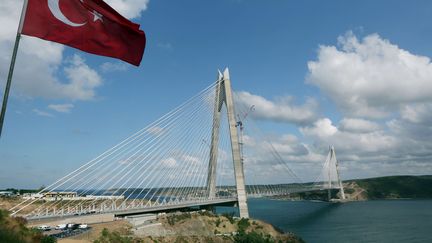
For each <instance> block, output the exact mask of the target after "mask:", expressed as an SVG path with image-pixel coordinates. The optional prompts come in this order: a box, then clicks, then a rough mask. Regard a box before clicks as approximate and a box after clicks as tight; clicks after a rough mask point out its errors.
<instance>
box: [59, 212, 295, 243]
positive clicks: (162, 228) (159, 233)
mask: <svg viewBox="0 0 432 243" xmlns="http://www.w3.org/2000/svg"><path fill="white" fill-rule="evenodd" d="M123 222H124V221H123ZM106 226H107V227H105V228H106V229H103V230H101V231H99V232H98V237H97V238H96V237H94V235H95V234H92V236H89V235H82V236H77V237H74V238H72V239H67V240H60V241H59V242H60V243H61V242H74V243H75V242H76V243H78V242H92V241H93V242H170V243H171V242H203V243H204V242H205V243H207V242H221V243H229V242H293V243H297V242H303V241H302V240H301V239H300V238H299V237H297V236H295V235H294V234H289V233H288V234H285V233H282V232H279V231H278V230H276V229H275V228H274V227H273V226H271V225H270V224H267V223H265V222H262V221H259V220H254V219H239V218H234V217H232V216H231V215H215V214H213V213H211V212H208V211H199V212H178V213H170V214H165V215H159V216H158V217H157V218H156V219H152V220H150V221H147V222H145V223H141V224H139V225H133V224H128V225H124V226H123V227H121V228H118V227H116V228H111V227H110V226H113V225H112V224H111V225H108V224H106ZM101 227H104V225H98V226H97V228H99V229H100V228H101ZM95 228H96V227H95ZM95 228H94V229H95Z"/></svg>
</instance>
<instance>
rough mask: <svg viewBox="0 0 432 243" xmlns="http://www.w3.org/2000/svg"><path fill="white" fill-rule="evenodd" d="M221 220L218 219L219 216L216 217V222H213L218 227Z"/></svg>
mask: <svg viewBox="0 0 432 243" xmlns="http://www.w3.org/2000/svg"><path fill="white" fill-rule="evenodd" d="M221 222H222V221H221V220H220V218H217V219H216V222H215V224H216V227H219V225H220V223H221Z"/></svg>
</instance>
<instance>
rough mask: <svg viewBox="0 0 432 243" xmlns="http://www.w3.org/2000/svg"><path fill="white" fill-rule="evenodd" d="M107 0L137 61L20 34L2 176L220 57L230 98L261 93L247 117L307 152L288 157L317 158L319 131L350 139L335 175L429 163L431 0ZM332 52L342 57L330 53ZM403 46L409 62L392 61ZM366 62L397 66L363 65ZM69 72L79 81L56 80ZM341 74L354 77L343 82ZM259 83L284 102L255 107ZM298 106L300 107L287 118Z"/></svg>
mask: <svg viewBox="0 0 432 243" xmlns="http://www.w3.org/2000/svg"><path fill="white" fill-rule="evenodd" d="M107 2H109V3H112V6H113V7H114V8H115V7H116V6H119V7H121V8H120V9H119V11H120V12H121V13H122V14H124V15H125V16H127V17H131V18H132V20H133V21H134V22H138V23H140V24H141V28H142V29H143V30H144V31H145V33H146V36H147V46H146V49H145V53H144V57H143V61H142V63H141V65H140V66H139V67H138V68H137V67H134V66H131V65H128V64H126V63H122V62H120V61H117V60H114V59H110V58H105V57H99V56H94V55H90V54H86V53H83V52H80V51H77V50H75V49H72V48H68V47H64V46H61V45H58V44H52V43H47V42H46V41H43V40H38V39H35V38H31V37H26V36H25V37H23V45H21V48H20V51H19V54H18V60H17V68H16V70H15V72H16V75H15V79H14V83H13V85H12V93H11V97H10V100H9V106H8V111H7V116H6V121H5V126H4V130H3V134H2V137H1V139H0V163H1V164H2V168H3V169H2V172H1V174H0V188H2V187H38V186H39V185H42V184H45V185H46V184H49V183H50V182H52V181H53V180H55V179H56V178H58V177H59V176H61V175H63V174H65V173H66V172H68V171H71V170H73V169H74V168H76V167H78V166H79V165H80V164H83V163H84V162H86V161H88V160H90V159H91V158H93V157H95V156H97V155H98V154H100V153H102V152H103V151H104V150H105V149H107V148H109V147H110V146H112V145H115V144H116V143H118V142H120V141H121V140H122V139H123V138H125V137H127V136H128V135H130V134H132V133H133V132H134V131H137V130H139V129H140V128H142V127H144V126H145V125H147V124H148V123H150V122H151V121H153V120H155V119H157V118H158V117H160V116H161V115H163V114H165V113H166V112H168V111H169V110H171V109H172V108H174V107H175V106H176V105H178V104H179V103H181V102H182V101H184V100H186V99H187V98H189V97H190V96H192V95H193V94H195V93H197V92H198V91H200V90H201V89H203V88H204V87H206V86H208V85H209V84H210V83H211V82H213V81H214V80H215V78H216V71H217V69H218V68H219V69H222V68H224V67H229V68H230V71H231V78H232V82H233V84H232V85H233V88H234V89H235V90H236V91H238V92H242V91H243V92H244V93H242V94H243V95H242V96H241V97H243V99H242V101H243V102H245V103H246V104H255V105H257V106H259V107H258V108H257V109H258V110H257V113H256V114H255V115H254V116H253V119H255V120H257V121H258V122H260V123H262V124H261V125H262V126H263V127H264V128H267V129H268V131H269V132H270V133H275V134H290V135H292V136H295V138H296V139H295V141H291V142H292V143H293V144H285V146H291V147H296V146H303V147H305V148H306V150H307V151H308V155H298V154H296V153H294V152H293V153H291V154H290V153H289V152H287V154H286V159H287V160H289V161H292V163H293V167H296V165H295V164H296V163H300V161H302V160H307V161H309V162H310V163H312V164H311V166H313V165H317V163H318V161H320V159H322V157H320V155H322V156H324V155H325V153H326V151H325V148H326V147H327V146H328V144H336V151H338V146H337V144H338V143H342V144H343V145H346V144H349V145H351V146H348V145H347V146H346V147H344V146H340V147H341V148H340V149H339V150H340V155H341V158H343V159H344V160H345V161H347V164H346V165H345V166H344V168H343V170H345V171H346V173H345V177H346V178H351V177H367V176H379V175H387V174H424V173H426V174H427V173H431V172H432V168H431V167H432V166H431V165H430V160H429V159H430V157H431V156H430V155H432V154H431V152H432V151H431V150H430V149H431V148H432V144H429V143H427V142H425V139H424V138H423V136H426V134H429V133H431V132H432V129H431V125H430V123H429V122H432V118H431V117H430V116H427V114H429V111H431V110H432V105H431V104H432V103H431V102H432V96H429V94H430V93H428V92H426V91H425V93H424V94H423V93H422V92H421V91H422V90H428V88H431V86H432V75H431V74H432V72H431V69H432V64H431V63H430V60H429V59H428V58H429V57H431V56H432V49H431V45H430V43H432V34H431V33H432V25H431V21H430V20H431V17H432V13H431V12H430V9H431V7H432V3H431V2H430V1H415V3H414V2H410V1H258V0H256V1H241V0H221V1H157V0H150V1H146V0H141V1H127V0H112V1H107ZM21 6H22V1H15V0H6V2H5V4H4V5H3V4H2V6H0V14H1V15H2V17H0V22H1V23H8V25H6V24H2V26H1V27H0V52H1V61H0V64H1V67H0V83H1V84H2V86H1V87H2V90H3V87H4V83H5V79H6V76H7V73H6V71H7V68H8V67H7V66H8V62H9V60H10V55H11V52H12V49H11V47H12V44H13V39H14V37H15V33H14V31H15V30H16V27H17V24H18V18H17V16H18V15H19V12H20V11H21ZM368 38H369V39H368ZM367 40H369V41H367ZM320 46H321V47H329V49H325V48H320ZM353 46H354V47H353ZM330 47H333V48H334V49H333V51H332V50H331V48H330ZM375 48H378V49H379V50H378V51H375V52H374V51H373V50H376V49H375ZM380 48H381V49H380ZM326 50H327V51H328V52H326ZM335 50H336V51H335ZM387 50H388V51H387ZM326 53H327V54H328V56H327V57H328V58H325V57H326V56H325V54H326ZM398 53H399V54H398ZM404 53H405V54H406V53H408V54H406V55H408V57H407V59H405V58H404V57H405V56H404ZM331 55H335V56H331ZM356 55H357V56H358V57H359V58H358V59H355V60H357V61H358V63H357V64H358V65H364V66H362V69H360V70H361V71H358V72H359V73H361V74H363V73H364V72H368V73H371V75H365V77H362V78H361V79H359V80H357V81H354V80H353V79H350V78H349V77H352V75H354V74H356V73H357V71H352V72H351V73H345V72H344V70H345V71H346V70H347V69H349V70H351V69H350V68H352V65H353V62H350V61H349V58H351V57H353V56H354V57H355V56H356ZM380 57H384V58H380ZM398 57H399V58H400V60H399V59H397V58H398ZM417 57H418V58H417ZM338 58H342V59H338ZM344 58H345V59H344ZM347 58H348V59H347ZM392 58H395V59H396V60H393V59H392ZM425 59H426V60H425ZM331 60H345V62H342V64H341V65H340V66H337V67H334V66H331V65H330V64H329V62H331ZM347 60H348V61H347ZM404 60H408V61H407V63H411V64H412V65H411V66H409V65H408V66H409V67H408V68H407V70H405V71H403V72H402V71H401V69H400V68H397V67H398V66H397V63H400V62H401V61H404ZM36 62H38V63H37V64H35V63H36ZM311 62H315V63H316V64H320V65H317V68H315V69H314V68H312V67H311V66H310V64H311ZM373 63H375V64H376V65H373ZM343 65H348V66H347V67H344V66H343ZM373 66H375V67H376V68H378V69H379V70H383V71H382V72H383V73H384V72H385V73H393V74H395V75H394V76H392V75H387V76H386V75H383V77H381V76H380V74H377V75H372V74H373V72H374V70H375V69H373V68H374V67H373ZM104 67H105V68H107V67H108V69H111V70H108V71H106V70H105V69H104ZM386 67H389V68H388V69H386ZM380 68H382V69H380ZM392 68H393V69H394V72H392V71H391V70H392ZM68 70H69V71H68ZM375 71H376V70H375ZM398 71H401V72H402V73H401V74H400V75H398ZM78 73H81V74H82V73H84V74H85V75H78ZM68 75H69V76H68ZM350 75H351V76H350ZM354 77H357V76H355V75H354ZM398 78H400V79H401V80H399V79H398ZM410 78H412V80H410ZM77 79H82V80H81V81H82V82H84V83H86V85H84V86H79V85H78V86H77V88H78V89H82V91H83V92H84V93H79V92H75V91H74V90H73V89H65V88H56V87H54V86H56V85H57V86H59V87H60V86H62V85H63V86H64V85H65V84H70V83H73V80H75V81H76V83H75V84H77V83H79V82H78V81H80V80H77ZM46 80H51V82H47V81H46ZM332 82H333V83H332ZM346 82H352V84H351V85H352V87H353V88H352V89H349V90H347V91H346V92H345V91H343V90H342V89H343V88H347V87H348V88H349V87H350V85H344V84H346ZM405 83H406V84H407V85H406V87H408V88H410V87H412V88H413V89H412V90H411V91H409V90H406V89H404V88H403V87H405V86H404V85H403V84H405ZM357 84H358V86H359V87H360V88H359V89H356V87H357ZM363 84H366V85H365V86H362V85H363ZM375 84H377V86H379V87H376V88H375V87H374V85H375ZM339 85H340V87H341V90H342V91H337V90H335V88H334V87H338V86H339ZM53 87H54V88H53ZM364 87H369V88H370V90H369V89H366V88H364ZM383 87H384V88H383ZM386 87H389V88H388V90H389V92H392V94H394V97H393V96H392V95H389V94H387V93H386V92H383V90H384V91H385V90H386ZM391 87H393V88H391ZM64 90H66V91H64ZM60 91H61V92H60ZM398 92H400V93H398ZM410 92H414V94H410ZM416 92H420V93H421V94H419V95H416ZM429 92H432V91H429ZM376 93H378V94H376ZM83 94H84V95H83ZM387 95H389V96H388V98H386V97H387ZM257 97H260V98H263V99H265V100H266V101H269V102H271V103H272V104H273V105H274V106H275V107H276V108H275V109H274V111H275V112H279V111H281V110H282V111H286V110H287V111H288V112H292V113H293V114H287V115H286V116H283V117H278V115H275V116H271V115H270V116H267V115H264V113H266V112H265V107H266V106H264V105H263V106H260V103H259V102H260V101H262V100H258V101H255V102H258V103H253V102H252V101H251V100H254V98H257ZM287 97H289V99H287ZM350 97H356V100H352V102H351V101H350V102H347V100H350ZM429 97H431V98H429ZM248 99H249V101H250V102H249V101H248ZM255 100H256V99H255ZM287 100H288V101H287ZM308 100H313V102H312V103H313V105H306V106H305V103H307V102H308ZM364 102H366V103H367V104H366V103H364ZM359 106H361V107H363V108H364V107H366V108H367V109H365V110H367V111H362V110H361V109H360V108H359ZM277 107H279V108H281V109H278V108H277ZM284 107H285V108H287V109H284ZM288 108H289V109H288ZM260 109H261V110H260ZM302 109H304V111H303V110H302ZM384 111H386V112H384ZM268 112H272V111H271V110H270V111H268ZM305 112H311V113H312V115H311V116H310V117H308V118H305V119H304V120H301V121H298V120H296V119H294V118H293V117H296V116H299V115H300V114H305ZM384 113H385V114H384ZM414 118H418V119H414ZM326 129H327V130H328V132H326V131H327V130H326ZM335 129H336V130H335ZM422 129H423V130H422ZM419 130H422V131H424V133H425V134H421V132H420V134H419V132H418V131H419ZM401 137H405V138H407V139H406V141H401V139H400V138H401ZM379 138H381V139H382V138H384V139H382V140H380V139H379ZM357 140H359V141H360V142H358V141H357ZM278 141H279V142H281V143H283V141H284V140H283V139H280V140H278ZM341 141H342V142H341ZM357 142H358V143H357ZM294 143H295V144H294ZM375 143H376V144H375ZM368 145H371V146H373V147H374V148H375V149H373V148H370V147H368ZM419 146H420V147H421V148H420V149H419ZM416 152H418V154H421V156H420V155H418V154H416ZM313 163H315V164H313ZM298 167H300V166H298ZM407 168H409V170H407Z"/></svg>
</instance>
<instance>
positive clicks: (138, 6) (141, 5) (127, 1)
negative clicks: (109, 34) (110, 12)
mask: <svg viewBox="0 0 432 243" xmlns="http://www.w3.org/2000/svg"><path fill="white" fill-rule="evenodd" d="M149 2H150V0H106V3H108V4H109V5H110V6H111V7H112V8H114V9H115V10H116V11H117V12H119V13H120V14H121V15H123V16H124V17H126V18H128V19H132V18H137V17H140V16H141V12H142V11H144V10H146V9H147V6H148V4H149Z"/></svg>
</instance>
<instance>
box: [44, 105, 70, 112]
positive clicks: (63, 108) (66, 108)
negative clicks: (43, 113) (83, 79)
mask: <svg viewBox="0 0 432 243" xmlns="http://www.w3.org/2000/svg"><path fill="white" fill-rule="evenodd" d="M73 107H74V105H73V104H50V105H48V108H49V109H51V110H54V111H57V112H61V113H69V112H70V110H71V109H72V108H73Z"/></svg>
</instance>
